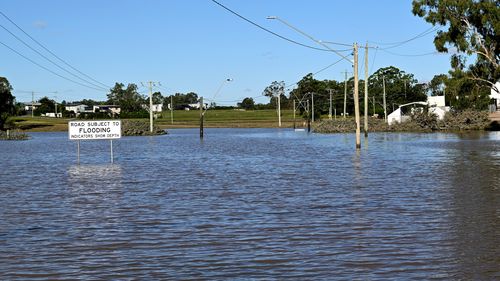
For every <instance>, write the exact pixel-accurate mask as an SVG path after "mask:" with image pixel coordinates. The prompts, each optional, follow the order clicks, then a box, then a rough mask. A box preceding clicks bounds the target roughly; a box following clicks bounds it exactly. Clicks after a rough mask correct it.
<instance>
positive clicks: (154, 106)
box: [142, 103, 163, 112]
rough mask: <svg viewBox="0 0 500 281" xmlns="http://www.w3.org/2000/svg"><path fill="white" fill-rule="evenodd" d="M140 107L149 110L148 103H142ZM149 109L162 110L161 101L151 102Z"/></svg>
mask: <svg viewBox="0 0 500 281" xmlns="http://www.w3.org/2000/svg"><path fill="white" fill-rule="evenodd" d="M142 108H143V109H145V110H147V111H149V104H143V105H142ZM151 109H152V110H153V112H162V111H163V104H162V103H158V104H153V106H152V107H151Z"/></svg>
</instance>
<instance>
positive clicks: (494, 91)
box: [490, 81, 500, 109]
mask: <svg viewBox="0 0 500 281" xmlns="http://www.w3.org/2000/svg"><path fill="white" fill-rule="evenodd" d="M490 98H491V99H494V100H495V105H496V107H497V109H500V81H498V82H496V83H495V87H491V94H490Z"/></svg>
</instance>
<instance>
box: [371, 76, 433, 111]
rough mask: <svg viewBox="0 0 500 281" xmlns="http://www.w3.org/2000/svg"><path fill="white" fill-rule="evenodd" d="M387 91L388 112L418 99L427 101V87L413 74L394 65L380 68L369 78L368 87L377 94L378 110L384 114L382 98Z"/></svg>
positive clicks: (373, 94)
mask: <svg viewBox="0 0 500 281" xmlns="http://www.w3.org/2000/svg"><path fill="white" fill-rule="evenodd" d="M384 80H385V92H386V105H387V113H390V112H391V111H392V108H393V107H394V108H396V106H399V105H402V104H405V103H409V102H416V101H424V102H425V101H426V100H427V95H426V93H425V87H424V86H423V85H422V84H419V83H418V80H417V79H415V78H414V76H413V74H409V73H406V72H404V71H402V70H400V69H398V68H396V67H394V66H390V67H384V68H380V69H378V70H377V71H376V72H375V73H373V74H372V75H371V76H370V77H369V78H368V89H369V91H370V93H371V95H372V96H375V103H376V105H377V112H378V113H379V114H383V113H384V111H383V107H382V104H383V103H382V100H383V93H384Z"/></svg>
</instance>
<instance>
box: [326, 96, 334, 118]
mask: <svg viewBox="0 0 500 281" xmlns="http://www.w3.org/2000/svg"><path fill="white" fill-rule="evenodd" d="M327 90H328V92H329V93H330V109H329V110H328V119H330V120H332V91H333V89H327Z"/></svg>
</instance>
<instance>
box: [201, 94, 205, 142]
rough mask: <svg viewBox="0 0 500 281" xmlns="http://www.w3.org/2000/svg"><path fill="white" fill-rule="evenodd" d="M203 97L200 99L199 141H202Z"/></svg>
mask: <svg viewBox="0 0 500 281" xmlns="http://www.w3.org/2000/svg"><path fill="white" fill-rule="evenodd" d="M203 117H204V114H203V97H200V139H203Z"/></svg>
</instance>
